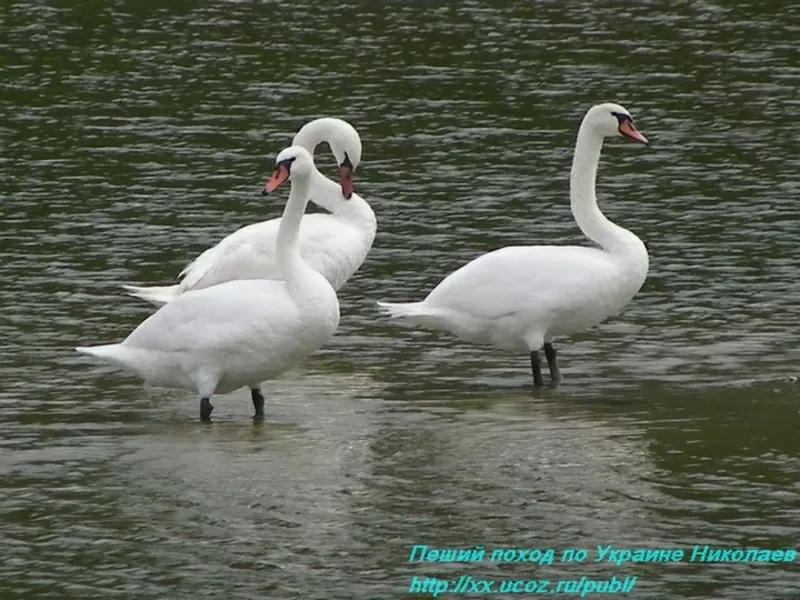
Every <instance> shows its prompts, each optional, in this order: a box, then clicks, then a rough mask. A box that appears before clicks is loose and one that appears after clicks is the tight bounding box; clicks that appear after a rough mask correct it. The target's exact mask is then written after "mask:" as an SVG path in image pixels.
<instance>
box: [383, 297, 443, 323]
mask: <svg viewBox="0 0 800 600" xmlns="http://www.w3.org/2000/svg"><path fill="white" fill-rule="evenodd" d="M377 304H378V308H379V309H380V310H381V311H382V312H383V313H384V314H388V315H389V317H391V318H392V319H400V320H399V323H402V324H404V325H419V326H421V327H426V328H428V329H442V328H443V327H444V323H446V322H447V316H446V315H445V314H444V311H442V309H438V308H431V307H430V306H428V305H426V304H425V302H402V303H397V304H395V303H393V302H378V303H377ZM444 328H445V329H447V327H444Z"/></svg>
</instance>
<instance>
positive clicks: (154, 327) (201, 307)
mask: <svg viewBox="0 0 800 600" xmlns="http://www.w3.org/2000/svg"><path fill="white" fill-rule="evenodd" d="M267 307H268V310H265V309H266V308H267ZM296 314H297V306H296V305H295V303H294V302H293V301H292V299H291V297H290V295H289V293H288V292H287V290H286V284H285V283H284V282H282V281H269V280H259V281H252V280H249V281H247V280H238V281H229V282H226V283H222V284H219V285H216V286H213V287H209V288H205V289H202V290H196V291H192V292H187V293H185V294H181V296H179V297H178V298H176V299H175V300H173V301H172V302H170V303H169V304H165V305H164V306H162V307H161V308H160V309H159V310H158V311H157V312H156V313H154V314H153V315H151V316H150V317H149V318H147V319H146V320H145V321H144V322H142V323H141V324H140V325H139V326H138V327H137V328H136V329H135V330H134V331H133V332H132V333H131V334H130V335H129V336H128V337H127V339H126V340H125V341H124V342H123V344H124V345H126V346H129V347H132V348H137V349H142V350H151V351H160V352H171V353H173V352H188V351H200V352H202V351H203V350H204V349H205V350H208V349H210V350H213V349H220V348H226V347H234V346H236V347H246V346H247V345H248V340H251V339H253V344H254V345H255V347H258V346H259V345H260V344H259V342H258V340H256V339H254V338H255V336H256V335H257V336H258V337H259V338H260V339H263V338H265V337H270V336H271V334H270V332H271V331H272V332H273V333H272V335H277V334H278V332H279V330H280V329H281V328H283V327H284V326H285V325H286V324H287V323H290V322H293V320H294V316H295V315H296ZM256 332H257V334H256Z"/></svg>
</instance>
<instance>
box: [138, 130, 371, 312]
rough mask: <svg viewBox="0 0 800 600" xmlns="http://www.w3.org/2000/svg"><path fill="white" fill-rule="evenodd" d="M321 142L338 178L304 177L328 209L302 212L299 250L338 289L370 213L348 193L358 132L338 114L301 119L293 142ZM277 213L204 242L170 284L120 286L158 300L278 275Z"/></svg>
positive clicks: (358, 261)
mask: <svg viewBox="0 0 800 600" xmlns="http://www.w3.org/2000/svg"><path fill="white" fill-rule="evenodd" d="M322 142H327V143H328V145H329V146H330V148H331V151H332V152H333V154H334V156H335V157H336V162H337V163H338V165H339V172H340V182H339V184H337V183H335V182H333V181H331V180H330V179H328V178H327V177H325V176H324V175H323V174H322V173H321V172H320V171H319V170H318V169H317V168H316V166H315V167H314V169H313V171H312V174H311V178H310V181H309V194H310V196H311V201H312V202H314V203H315V204H318V205H319V206H321V207H322V208H324V209H326V210H328V211H330V213H332V214H324V213H315V214H309V215H306V217H305V218H304V219H303V222H302V224H301V225H300V253H301V254H302V255H303V258H304V259H305V260H306V262H307V263H308V264H309V265H311V267H312V268H314V269H316V270H317V271H319V272H320V273H322V275H323V276H324V277H325V278H326V279H327V280H328V281H330V283H331V285H332V286H333V287H334V289H336V290H338V289H339V288H340V287H342V285H344V283H345V282H346V281H347V280H348V279H349V278H350V277H351V276H352V275H353V273H355V272H356V271H357V270H358V268H359V267H360V266H361V265H362V263H363V262H364V260H365V259H366V257H367V253H368V252H369V250H370V248H371V247H372V242H373V240H374V239H375V232H376V228H377V223H376V220H375V213H374V212H373V211H372V208H370V206H369V204H368V203H367V202H366V201H365V200H364V199H363V198H361V196H359V195H358V194H355V193H353V182H352V176H353V172H354V171H355V170H356V167H358V163H359V162H360V161H361V138H359V136H358V133H357V132H356V130H355V129H354V128H353V127H352V125H350V124H349V123H347V122H346V121H342V120H341V119H333V118H322V119H315V120H314V121H311V122H309V123H306V124H305V125H304V126H303V127H302V128H301V129H300V131H298V132H297V135H295V138H294V141H293V142H292V145H293V146H302V147H303V148H305V149H306V150H308V151H309V152H310V153H311V155H312V156H313V154H314V149H315V148H316V147H317V146H318V145H319V144H320V143H322ZM280 222H281V220H280V218H278V219H271V220H269V221H262V222H260V223H254V224H252V225H247V226H245V227H242V228H241V229H239V230H237V231H235V232H233V233H232V234H230V235H229V236H227V237H226V238H224V239H223V240H222V241H220V242H219V243H218V244H217V245H216V246H213V247H212V248H209V249H208V250H206V251H205V252H203V253H202V254H200V256H198V257H197V258H196V259H195V260H194V261H193V262H192V263H191V264H189V265H188V266H187V267H186V268H185V269H184V270H183V271H181V273H180V275H179V277H180V278H181V281H180V283H177V284H175V285H170V286H164V287H160V286H154V287H139V286H132V285H125V286H123V287H124V288H125V289H126V290H128V292H130V294H131V295H132V296H136V297H139V298H142V299H143V300H147V301H149V302H152V303H153V304H156V305H160V304H164V303H167V302H170V301H172V300H174V299H175V298H177V297H178V296H180V295H181V294H183V293H184V292H187V291H189V290H199V289H203V288H206V287H210V286H212V285H217V284H219V283H222V282H224V281H231V280H233V279H280V278H281V271H280V268H279V267H278V264H277V261H276V259H275V244H276V240H277V235H278V227H279V226H280Z"/></svg>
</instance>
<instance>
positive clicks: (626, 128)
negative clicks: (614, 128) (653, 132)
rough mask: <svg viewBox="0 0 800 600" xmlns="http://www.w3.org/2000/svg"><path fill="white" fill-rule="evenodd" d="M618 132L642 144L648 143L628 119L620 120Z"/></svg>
mask: <svg viewBox="0 0 800 600" xmlns="http://www.w3.org/2000/svg"><path fill="white" fill-rule="evenodd" d="M619 132H620V133H621V134H622V135H624V136H626V137H629V138H631V139H632V140H636V141H637V142H641V143H642V144H649V143H650V142H648V141H647V138H646V137H644V136H643V135H642V134H641V133H639V131H638V130H637V129H636V127H634V126H633V123H631V122H630V121H622V122H621V123H620V124H619Z"/></svg>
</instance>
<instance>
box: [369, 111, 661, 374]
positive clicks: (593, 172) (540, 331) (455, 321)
mask: <svg viewBox="0 0 800 600" xmlns="http://www.w3.org/2000/svg"><path fill="white" fill-rule="evenodd" d="M615 135H624V136H627V137H629V138H632V139H634V140H636V141H638V142H641V143H643V144H647V143H648V142H647V139H646V138H645V137H644V136H643V135H642V134H641V133H639V132H638V131H637V130H636V128H635V127H634V125H633V120H632V118H631V116H630V113H629V112H628V111H627V110H625V109H624V108H623V107H622V106H620V105H618V104H610V103H609V104H599V105H597V106H594V107H592V108H591V109H589V111H588V112H587V113H586V116H585V117H584V119H583V122H582V123H581V126H580V129H579V131H578V139H577V142H576V144H575V156H574V158H573V162H572V171H571V173H570V199H571V202H570V203H571V207H572V214H573V216H574V217H575V221H576V222H577V223H578V227H580V229H581V231H583V233H584V234H585V235H586V237H588V238H589V239H590V240H592V241H593V242H595V243H597V244H598V245H599V246H600V248H586V247H582V246H510V247H506V248H501V249H499V250H495V251H494V252H489V253H488V254H484V255H482V256H480V257H478V258H477V259H475V260H473V261H472V262H470V263H468V264H466V265H464V266H463V267H461V268H460V269H458V270H457V271H455V272H454V273H452V274H451V275H449V276H448V277H446V278H445V279H444V280H443V281H442V282H441V283H439V285H437V286H436V287H435V288H434V289H433V291H431V293H430V294H428V297H427V298H425V300H423V301H422V302H411V303H406V304H392V303H383V302H379V303H378V306H379V307H381V308H382V309H384V310H385V311H386V312H388V313H389V314H390V315H391V316H392V317H402V318H405V319H406V320H407V322H408V323H410V324H413V325H421V326H423V327H427V328H430V329H440V330H445V331H449V332H451V333H453V334H455V335H456V336H458V337H459V338H461V339H462V340H465V341H467V342H471V343H476V344H492V345H494V346H496V347H498V348H500V349H502V350H507V351H510V352H529V353H530V358H531V369H532V371H533V382H534V386H536V387H540V386H542V372H541V363H540V360H539V349H540V348H541V347H542V346H544V351H545V355H546V357H547V363H548V366H549V368H550V376H551V379H552V381H553V383H554V384H556V383H557V382H558V381H559V380H560V379H561V373H560V371H559V369H558V364H557V362H556V351H555V349H554V348H553V344H552V341H553V338H555V337H557V336H564V335H569V334H572V333H576V332H578V331H581V330H583V329H587V328H589V327H592V326H594V325H597V324H598V323H600V322H602V321H604V320H605V319H607V318H608V317H611V316H613V315H616V314H618V313H620V312H621V311H622V309H623V308H624V306H625V305H626V304H627V303H628V302H629V301H630V300H631V299H632V298H633V296H634V295H635V294H636V293H637V292H638V291H639V289H640V288H641V287H642V284H643V283H644V280H645V278H646V277H647V269H648V256H647V249H646V248H645V245H644V243H643V242H642V241H641V240H640V239H639V238H638V237H636V235H634V234H633V233H632V232H630V231H628V230H627V229H623V228H622V227H619V226H617V225H615V224H613V223H612V222H611V221H609V220H608V219H607V218H606V217H605V216H604V215H603V213H602V212H600V209H599V208H598V206H597V197H596V196H595V179H596V176H597V164H598V162H599V160H600V151H601V149H602V147H603V138H605V137H610V136H615Z"/></svg>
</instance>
